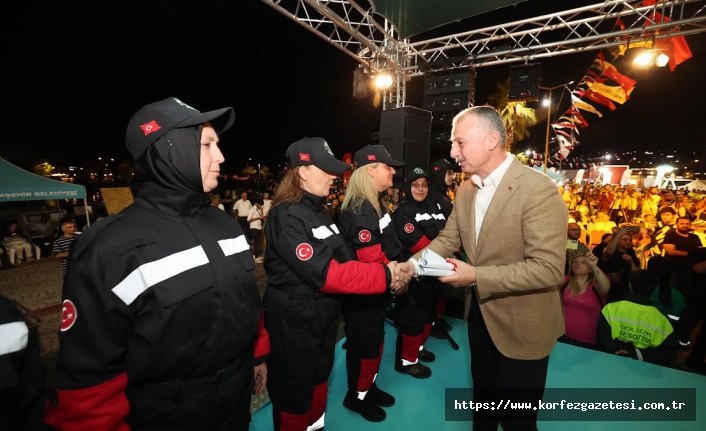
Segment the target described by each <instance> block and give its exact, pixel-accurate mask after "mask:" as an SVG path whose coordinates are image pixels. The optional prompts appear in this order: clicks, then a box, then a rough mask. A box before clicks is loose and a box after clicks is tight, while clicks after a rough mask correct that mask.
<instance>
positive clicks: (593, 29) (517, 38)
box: [261, 0, 706, 109]
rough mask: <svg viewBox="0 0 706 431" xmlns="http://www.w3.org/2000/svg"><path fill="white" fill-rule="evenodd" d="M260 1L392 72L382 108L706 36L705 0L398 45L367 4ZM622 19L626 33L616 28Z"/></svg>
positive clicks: (626, 5)
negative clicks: (459, 82) (571, 60)
mask: <svg viewBox="0 0 706 431" xmlns="http://www.w3.org/2000/svg"><path fill="white" fill-rule="evenodd" d="M261 1H263V2H264V3H266V4H268V5H269V6H271V7H272V8H274V9H275V10H277V11H278V12H280V13H282V14H284V15H285V16H287V17H289V18H290V19H292V20H294V21H295V22H297V23H299V24H300V25H302V26H304V27H305V28H307V29H308V30H310V31H311V32H313V33H314V34H316V35H317V36H318V37H320V38H321V39H323V40H324V41H326V42H327V43H329V44H331V45H333V46H335V47H336V48H338V49H340V50H341V51H342V52H344V53H345V54H347V55H349V56H350V57H352V58H353V59H355V60H356V61H357V62H358V63H359V67H361V68H363V69H364V71H365V73H367V74H371V75H372V74H375V73H377V72H380V71H387V72H391V73H392V74H393V75H394V76H395V77H396V80H395V83H396V85H395V88H393V89H392V90H391V91H388V92H386V93H385V99H384V106H383V109H387V107H401V106H404V102H405V98H406V82H407V81H408V80H410V79H412V78H413V77H416V76H423V75H425V74H430V73H434V72H440V71H448V70H450V69H457V68H464V67H469V66H472V67H475V68H478V67H483V66H492V65H499V64H507V63H518V62H524V63H527V62H529V61H533V60H536V59H540V58H548V57H554V56H558V55H566V54H574V53H579V52H585V51H592V50H599V49H603V48H610V47H615V46H619V45H625V44H626V43H627V42H628V41H630V42H634V43H637V42H641V41H646V40H651V39H653V38H666V37H673V36H681V35H691V34H698V33H703V32H706V4H705V3H706V0H673V1H663V2H661V3H658V4H656V5H654V6H642V0H630V1H628V0H606V1H604V2H601V3H596V4H592V5H589V6H584V7H579V8H575V9H570V10H565V11H560V12H557V13H554V14H547V15H542V16H537V17H533V18H528V19H523V20H519V21H513V22H509V23H506V24H502V25H497V26H489V27H484V28H479V29H473V30H469V31H464V32H460V33H455V34H449V35H442V36H438V37H433V38H429V39H424V38H423V36H422V37H419V40H415V38H416V37H411V38H410V39H404V40H399V39H398V37H397V34H398V32H397V30H396V29H395V27H394V25H393V24H392V23H391V22H390V21H388V20H386V19H385V18H384V17H382V16H380V15H379V14H376V13H375V12H374V10H373V7H372V5H371V4H370V3H368V2H367V1H366V0H261ZM655 11H656V12H659V13H660V14H662V15H663V16H665V17H667V18H669V20H668V21H667V22H661V23H655V22H654V21H652V19H651V16H652V15H653V13H654V12H655ZM618 19H620V20H621V22H623V23H624V25H625V28H616V25H615V24H616V21H617V20H618ZM665 21H666V20H665ZM442 30H443V27H442ZM655 30H658V31H659V33H658V34H655V33H654V31H655ZM429 33H431V32H429Z"/></svg>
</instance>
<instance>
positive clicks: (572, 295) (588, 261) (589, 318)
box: [559, 251, 610, 349]
mask: <svg viewBox="0 0 706 431" xmlns="http://www.w3.org/2000/svg"><path fill="white" fill-rule="evenodd" d="M609 291H610V280H608V277H606V275H605V274H604V273H603V271H602V270H601V269H600V268H599V267H598V258H597V257H596V256H595V255H594V254H593V253H591V252H590V251H589V252H587V253H586V254H585V255H577V256H574V257H573V258H572V260H571V261H570V262H569V272H568V273H567V275H566V276H565V278H564V282H563V283H562V285H561V287H560V292H561V302H562V304H563V306H564V323H565V326H566V333H565V334H564V335H562V336H561V337H560V338H559V341H562V342H564V343H568V344H574V345H578V346H582V347H588V348H592V349H595V348H596V347H597V341H596V325H597V324H598V318H599V317H600V315H601V308H602V307H603V305H604V304H605V301H606V298H607V296H608V292H609Z"/></svg>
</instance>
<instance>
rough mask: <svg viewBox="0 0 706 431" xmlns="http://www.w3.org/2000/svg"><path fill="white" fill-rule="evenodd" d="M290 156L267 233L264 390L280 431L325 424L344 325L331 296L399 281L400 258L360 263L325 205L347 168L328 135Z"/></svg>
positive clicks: (377, 290) (297, 146)
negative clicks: (267, 341) (331, 377)
mask: <svg viewBox="0 0 706 431" xmlns="http://www.w3.org/2000/svg"><path fill="white" fill-rule="evenodd" d="M286 155H287V158H288V160H289V164H290V166H291V167H290V169H289V170H288V171H287V172H286V173H285V174H284V177H283V178H282V181H281V183H280V185H279V187H278V188H277V190H276V192H275V198H274V203H273V206H272V209H271V210H270V211H269V213H268V216H267V230H266V231H265V235H266V238H267V251H266V254H265V271H266V272H267V289H266V290H265V295H264V298H263V306H264V308H265V327H266V328H267V330H268V332H269V335H270V339H271V352H270V356H269V359H268V362H267V364H268V371H269V372H268V384H267V389H268V392H269V395H270V399H271V400H272V414H273V421H274V429H275V430H287V431H293V430H300V431H304V430H307V429H309V430H316V429H320V428H322V427H323V426H324V411H325V409H326V398H327V393H328V377H329V375H330V374H331V369H332V366H333V356H334V347H335V343H336V333H337V328H338V322H339V312H340V308H339V303H338V300H337V299H336V296H335V295H334V294H382V293H383V292H385V290H386V289H387V287H388V286H390V285H391V284H392V286H391V287H392V288H399V287H400V283H399V282H397V281H391V280H392V279H393V278H394V277H393V274H394V273H395V271H394V268H395V264H396V262H390V263H388V262H385V263H384V264H383V263H363V262H359V261H357V260H355V253H354V252H353V251H352V250H351V249H350V248H349V247H348V246H347V245H346V244H345V242H344V240H343V238H342V237H341V236H340V234H339V230H338V228H337V227H336V225H335V224H334V223H333V221H331V217H330V216H329V214H328V212H327V211H326V209H325V207H324V204H325V200H326V196H328V194H329V190H330V188H331V187H332V185H333V180H334V178H336V175H339V174H342V173H343V172H345V171H346V170H348V169H350V165H348V164H345V163H343V162H342V161H340V160H337V159H335V158H334V156H333V153H332V152H331V149H330V148H329V146H328V144H327V143H326V141H325V140H324V139H323V138H304V139H301V140H299V141H297V142H295V143H293V144H292V145H290V146H289V148H288V149H287V154H286ZM351 296H353V295H351Z"/></svg>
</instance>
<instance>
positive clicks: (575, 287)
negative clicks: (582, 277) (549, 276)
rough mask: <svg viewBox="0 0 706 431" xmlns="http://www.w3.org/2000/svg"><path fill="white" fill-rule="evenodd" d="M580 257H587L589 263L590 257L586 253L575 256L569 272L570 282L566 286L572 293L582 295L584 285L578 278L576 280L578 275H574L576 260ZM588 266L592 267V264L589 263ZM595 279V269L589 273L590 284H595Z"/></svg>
mask: <svg viewBox="0 0 706 431" xmlns="http://www.w3.org/2000/svg"><path fill="white" fill-rule="evenodd" d="M580 257H582V258H584V259H586V262H587V263H588V258H587V257H586V255H585V254H578V255H576V256H574V258H573V259H571V263H570V264H569V272H568V276H569V283H568V284H567V285H566V287H567V288H568V289H569V291H570V292H571V294H572V295H580V294H581V289H582V286H581V285H580V284H579V282H578V280H576V277H575V276H574V261H575V260H576V259H578V258H580ZM588 266H589V268H590V266H591V265H590V264H589V265H588ZM595 279H596V276H595V274H594V273H593V271H590V272H589V273H588V286H593V282H594V280H595ZM588 286H585V287H586V288H587V289H588Z"/></svg>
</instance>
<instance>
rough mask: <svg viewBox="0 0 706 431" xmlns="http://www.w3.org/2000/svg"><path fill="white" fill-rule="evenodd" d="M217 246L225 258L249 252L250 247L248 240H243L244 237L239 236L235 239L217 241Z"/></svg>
mask: <svg viewBox="0 0 706 431" xmlns="http://www.w3.org/2000/svg"><path fill="white" fill-rule="evenodd" d="M218 245H219V246H221V250H223V254H225V255H226V256H230V255H232V254H236V253H242V252H244V251H246V250H247V251H250V245H249V244H248V240H247V239H245V235H240V236H239V237H237V238H228V239H222V240H220V241H218Z"/></svg>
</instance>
